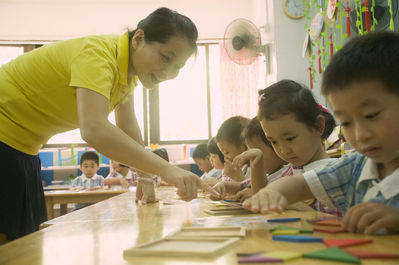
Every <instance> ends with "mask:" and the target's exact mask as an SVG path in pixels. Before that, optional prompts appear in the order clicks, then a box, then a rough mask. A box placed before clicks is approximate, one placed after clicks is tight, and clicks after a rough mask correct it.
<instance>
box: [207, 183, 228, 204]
mask: <svg viewBox="0 0 399 265" xmlns="http://www.w3.org/2000/svg"><path fill="white" fill-rule="evenodd" d="M225 183H226V181H220V182H219V183H217V184H216V185H215V186H213V189H214V190H215V191H216V192H217V193H218V194H219V196H214V195H212V194H211V196H210V198H211V200H214V201H218V200H222V199H224V196H225V195H226V186H225Z"/></svg>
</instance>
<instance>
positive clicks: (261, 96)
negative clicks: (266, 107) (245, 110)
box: [258, 93, 266, 103]
mask: <svg viewBox="0 0 399 265" xmlns="http://www.w3.org/2000/svg"><path fill="white" fill-rule="evenodd" d="M265 98H266V93H263V94H260V95H259V97H258V103H260V102H261V101H262V100H264V99H265Z"/></svg>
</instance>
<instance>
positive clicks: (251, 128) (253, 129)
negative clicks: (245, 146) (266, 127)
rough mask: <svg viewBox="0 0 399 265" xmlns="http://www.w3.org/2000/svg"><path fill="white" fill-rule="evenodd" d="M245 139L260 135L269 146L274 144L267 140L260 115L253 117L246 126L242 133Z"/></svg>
mask: <svg viewBox="0 0 399 265" xmlns="http://www.w3.org/2000/svg"><path fill="white" fill-rule="evenodd" d="M242 135H243V137H244V139H247V140H249V139H252V138H253V137H254V136H258V137H260V138H261V139H262V141H263V142H264V143H265V144H266V145H267V146H269V147H272V144H271V143H270V142H269V140H267V138H266V135H265V132H264V131H263V129H262V126H261V125H260V122H259V119H258V117H255V118H253V119H252V120H251V121H250V122H249V124H248V125H247V127H245V128H244V131H243V133H242Z"/></svg>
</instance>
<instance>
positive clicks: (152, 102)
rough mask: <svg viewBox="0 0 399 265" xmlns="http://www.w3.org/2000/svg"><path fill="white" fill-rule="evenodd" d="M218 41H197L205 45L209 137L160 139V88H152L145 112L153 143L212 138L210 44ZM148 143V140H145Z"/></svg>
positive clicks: (182, 142)
mask: <svg viewBox="0 0 399 265" xmlns="http://www.w3.org/2000/svg"><path fill="white" fill-rule="evenodd" d="M218 44H219V43H218V42H206V43H197V46H204V47H205V65H206V69H205V74H206V84H205V85H206V100H207V102H206V104H207V119H208V130H207V131H208V139H196V140H184V139H183V140H168V141H162V140H161V139H160V135H161V130H160V129H161V128H160V118H159V117H160V113H159V89H158V88H155V89H151V90H147V91H148V98H149V102H148V104H149V112H148V113H144V115H145V117H146V116H147V115H148V119H149V121H150V128H149V131H147V130H144V132H145V133H148V134H149V137H147V138H146V139H147V140H148V139H149V140H150V143H151V144H160V145H171V144H199V143H206V142H207V141H208V140H209V139H210V138H212V115H211V114H212V112H211V85H210V70H209V46H210V45H218ZM144 143H145V144H146V145H147V142H146V141H144Z"/></svg>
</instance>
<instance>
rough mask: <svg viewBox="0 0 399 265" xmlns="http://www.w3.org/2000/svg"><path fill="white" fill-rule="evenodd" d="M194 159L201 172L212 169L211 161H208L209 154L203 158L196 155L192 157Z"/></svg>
mask: <svg viewBox="0 0 399 265" xmlns="http://www.w3.org/2000/svg"><path fill="white" fill-rule="evenodd" d="M194 161H195V163H196V164H197V165H198V167H199V169H201V171H202V172H209V171H210V170H211V169H212V164H211V161H209V156H206V157H205V158H199V157H196V158H194Z"/></svg>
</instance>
